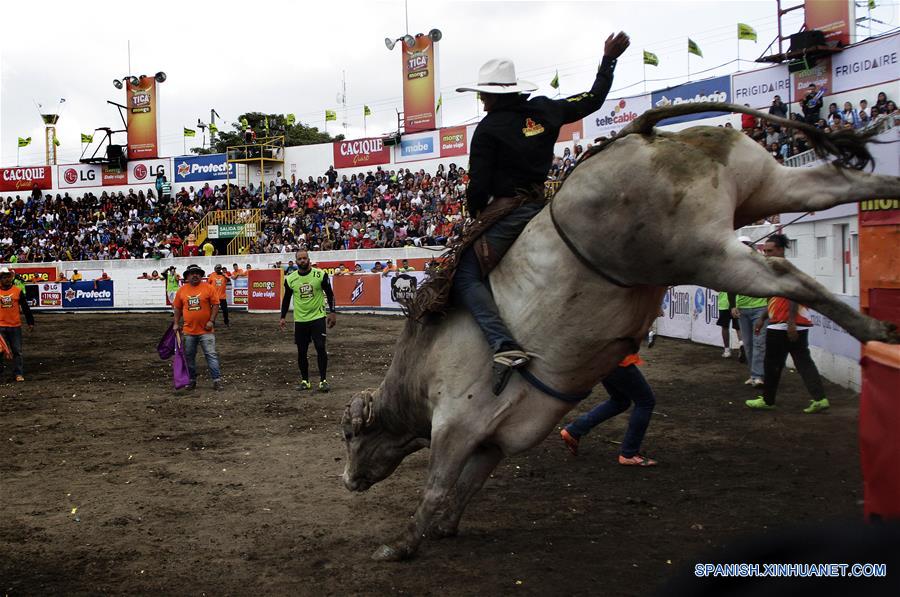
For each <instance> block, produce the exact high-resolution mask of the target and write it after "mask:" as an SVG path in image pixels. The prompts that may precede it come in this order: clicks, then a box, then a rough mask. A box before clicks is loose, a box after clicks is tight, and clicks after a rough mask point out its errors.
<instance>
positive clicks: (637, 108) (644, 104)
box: [584, 93, 650, 143]
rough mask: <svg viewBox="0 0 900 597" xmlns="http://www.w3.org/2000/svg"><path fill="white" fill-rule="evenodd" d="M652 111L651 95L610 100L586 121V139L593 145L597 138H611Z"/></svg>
mask: <svg viewBox="0 0 900 597" xmlns="http://www.w3.org/2000/svg"><path fill="white" fill-rule="evenodd" d="M649 109H650V94H649V93H648V94H646V95H637V96H635V97H623V98H619V99H610V100H606V101H605V102H603V105H602V106H600V109H599V110H597V111H596V112H594V113H593V114H590V115H589V116H587V117H586V118H585V119H584V138H585V140H586V141H587V142H588V143H593V141H594V139H596V138H597V137H609V136H610V134H612V133H618V132H619V131H621V130H622V128H623V127H624V126H625V125H626V124H628V123H629V122H631V121H632V120H634V119H635V118H637V117H638V116H640V115H641V114H643V113H644V112H646V111H647V110H649Z"/></svg>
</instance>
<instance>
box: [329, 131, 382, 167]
mask: <svg viewBox="0 0 900 597" xmlns="http://www.w3.org/2000/svg"><path fill="white" fill-rule="evenodd" d="M333 148H334V167H335V168H356V167H361V166H377V165H379V164H388V163H390V161H391V148H390V147H387V146H385V144H384V141H382V140H381V139H380V138H378V137H371V138H368V139H354V140H352V141H335V142H334V145H333Z"/></svg>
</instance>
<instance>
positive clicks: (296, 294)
mask: <svg viewBox="0 0 900 597" xmlns="http://www.w3.org/2000/svg"><path fill="white" fill-rule="evenodd" d="M296 264H297V267H298V269H297V270H296V271H293V272H291V273H290V274H288V275H287V276H286V277H285V279H284V298H283V299H282V300H281V321H280V323H279V325H280V326H281V329H282V330H283V329H284V327H285V320H284V318H285V316H286V315H287V311H288V305H290V304H291V300H293V302H294V342H296V344H297V363H298V364H299V365H300V389H301V390H308V389H310V388H312V384H310V383H309V358H308V357H307V351H308V350H309V342H310V340H312V342H313V344H314V345H315V347H316V360H317V361H318V364H319V379H320V381H319V391H320V392H327V391H328V389H329V387H328V378H327V374H326V371H327V369H328V353H327V352H325V338H326V335H327V332H326V327H328V328H333V327H334V324H335V323H336V322H337V319H336V315H335V311H334V292H333V291H332V290H331V283H330V282H329V281H328V274H327V273H326V272H325V271H323V270H320V269H318V268H314V267H312V264H311V263H310V261H309V253H308V252H306V251H297V257H296ZM326 299H327V301H328V315H327V316H326V314H325V301H326Z"/></svg>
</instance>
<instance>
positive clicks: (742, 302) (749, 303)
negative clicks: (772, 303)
mask: <svg viewBox="0 0 900 597" xmlns="http://www.w3.org/2000/svg"><path fill="white" fill-rule="evenodd" d="M768 304H769V299H767V298H758V297H755V296H744V295H743V294H739V295H737V296H736V297H735V298H734V305H735V306H736V307H737V308H738V309H758V308H759V307H765V306H767V305H768Z"/></svg>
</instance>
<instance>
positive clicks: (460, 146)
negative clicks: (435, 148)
mask: <svg viewBox="0 0 900 597" xmlns="http://www.w3.org/2000/svg"><path fill="white" fill-rule="evenodd" d="M440 136H441V157H442V158H452V157H456V156H458V155H466V154H467V153H469V140H468V132H467V130H466V127H464V126H454V127H449V128H445V129H441V130H440Z"/></svg>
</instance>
